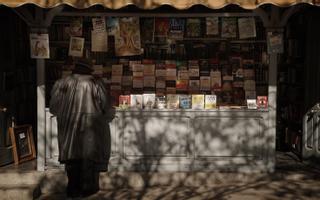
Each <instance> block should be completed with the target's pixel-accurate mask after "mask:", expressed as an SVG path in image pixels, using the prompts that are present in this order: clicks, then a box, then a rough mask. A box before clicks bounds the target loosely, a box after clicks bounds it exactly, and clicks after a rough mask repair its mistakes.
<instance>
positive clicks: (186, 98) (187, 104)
mask: <svg viewBox="0 0 320 200" xmlns="http://www.w3.org/2000/svg"><path fill="white" fill-rule="evenodd" d="M179 100H180V102H179V107H180V108H181V109H190V108H191V95H179Z"/></svg>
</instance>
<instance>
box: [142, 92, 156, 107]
mask: <svg viewBox="0 0 320 200" xmlns="http://www.w3.org/2000/svg"><path fill="white" fill-rule="evenodd" d="M155 104H156V95H155V94H149V93H148V94H143V108H144V109H153V108H154V107H155Z"/></svg>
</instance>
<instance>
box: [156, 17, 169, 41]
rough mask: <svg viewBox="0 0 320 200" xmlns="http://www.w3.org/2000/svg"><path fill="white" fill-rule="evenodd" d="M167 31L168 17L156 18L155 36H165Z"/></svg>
mask: <svg viewBox="0 0 320 200" xmlns="http://www.w3.org/2000/svg"><path fill="white" fill-rule="evenodd" d="M168 31H169V18H166V17H164V18H156V19H155V36H156V37H167V35H168Z"/></svg>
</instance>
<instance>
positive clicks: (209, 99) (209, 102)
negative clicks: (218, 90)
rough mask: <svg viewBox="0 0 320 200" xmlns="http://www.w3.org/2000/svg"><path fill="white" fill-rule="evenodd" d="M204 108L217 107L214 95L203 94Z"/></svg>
mask: <svg viewBox="0 0 320 200" xmlns="http://www.w3.org/2000/svg"><path fill="white" fill-rule="evenodd" d="M204 108H205V109H216V108H217V96H216V95H205V104H204Z"/></svg>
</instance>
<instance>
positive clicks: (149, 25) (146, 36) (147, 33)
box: [140, 17, 155, 43]
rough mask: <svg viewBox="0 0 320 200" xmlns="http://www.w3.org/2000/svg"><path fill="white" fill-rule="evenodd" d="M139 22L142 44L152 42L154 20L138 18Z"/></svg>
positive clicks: (151, 18)
mask: <svg viewBox="0 0 320 200" xmlns="http://www.w3.org/2000/svg"><path fill="white" fill-rule="evenodd" d="M140 22H141V30H143V31H141V38H143V40H142V42H143V43H148V42H153V40H154V29H155V27H154V26H155V22H154V18H153V17H150V18H140Z"/></svg>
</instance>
